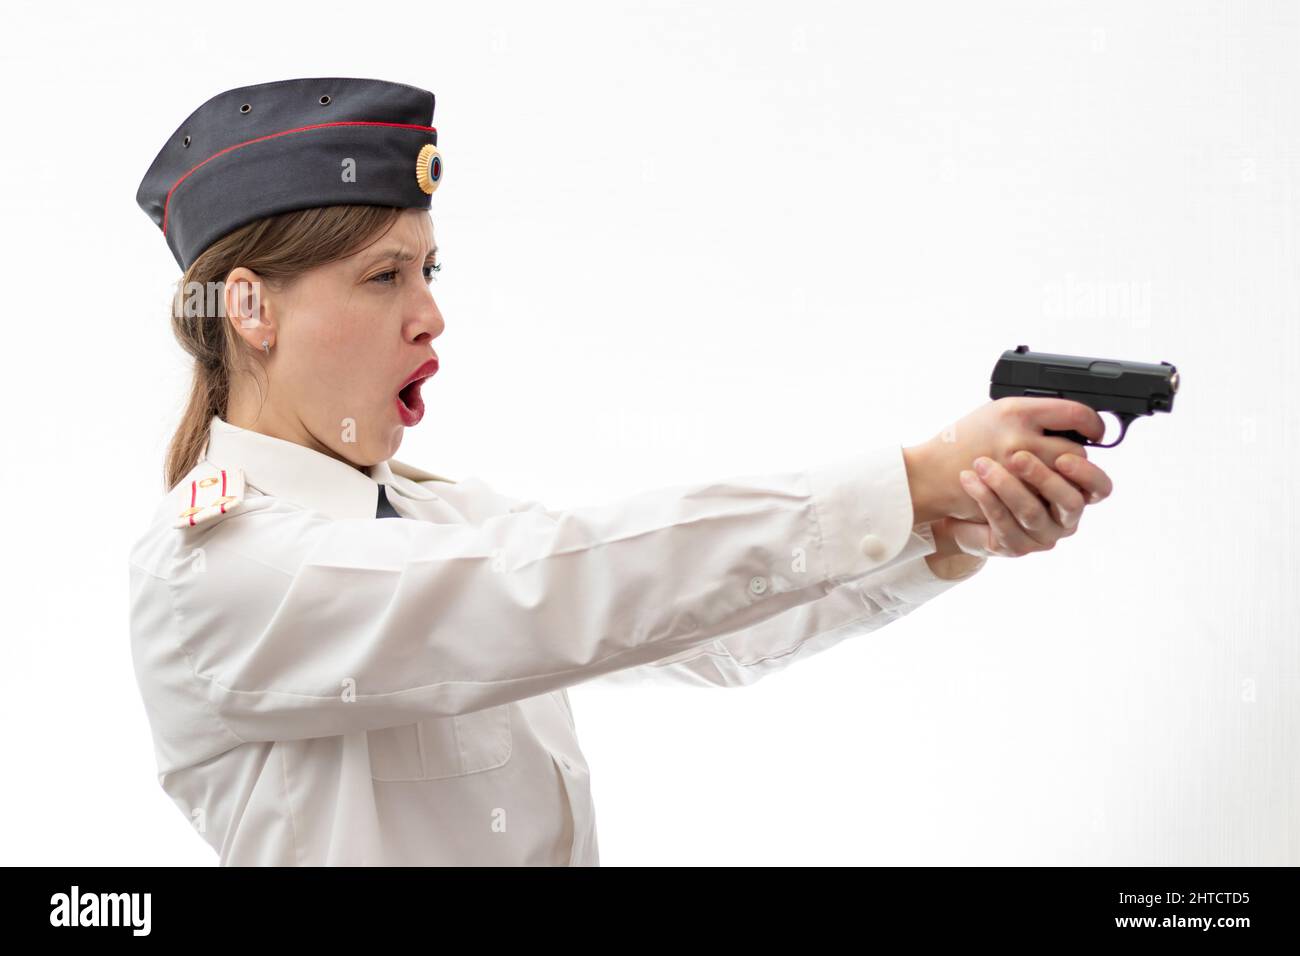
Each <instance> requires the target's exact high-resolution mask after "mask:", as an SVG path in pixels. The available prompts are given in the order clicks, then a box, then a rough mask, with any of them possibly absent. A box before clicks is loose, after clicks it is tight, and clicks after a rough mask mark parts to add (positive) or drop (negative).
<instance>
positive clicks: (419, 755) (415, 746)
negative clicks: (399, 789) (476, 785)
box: [366, 704, 514, 781]
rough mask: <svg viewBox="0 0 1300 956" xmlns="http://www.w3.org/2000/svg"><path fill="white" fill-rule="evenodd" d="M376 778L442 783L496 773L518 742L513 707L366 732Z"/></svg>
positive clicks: (371, 771)
mask: <svg viewBox="0 0 1300 956" xmlns="http://www.w3.org/2000/svg"><path fill="white" fill-rule="evenodd" d="M366 742H367V744H368V746H369V749H370V776H371V777H372V778H373V779H375V780H384V781H387V780H442V779H445V778H448V777H463V776H465V775H466V774H471V773H481V772H482V771H484V770H493V769H495V768H496V767H500V766H502V765H503V764H505V763H506V761H508V760H509V759H510V751H511V749H512V748H513V744H514V734H513V730H512V727H511V716H510V705H509V704H501V705H499V706H497V707H487V708H484V709H483V710H476V711H474V712H473V713H469V714H457V715H456V716H454V717H430V718H429V719H428V720H422V721H419V722H418V723H414V724H405V725H403V726H401V727H384V728H382V729H380V730H370V731H367V732H366Z"/></svg>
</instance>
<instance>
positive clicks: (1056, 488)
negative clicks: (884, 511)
mask: <svg viewBox="0 0 1300 956" xmlns="http://www.w3.org/2000/svg"><path fill="white" fill-rule="evenodd" d="M1008 461H1009V464H1010V465H1011V468H1010V470H1008V469H1007V468H1006V467H1004V466H1003V465H1000V464H998V463H997V462H994V461H990V462H989V466H990V467H989V470H988V474H987V475H986V476H985V477H983V478H981V477H980V476H979V475H978V474H977V473H976V472H975V471H973V470H971V471H962V472H961V476H960V477H961V482H962V485H963V487H965V488H966V490H967V493H968V494H969V495H970V496H971V497H972V498H973V499H974V500H975V501H976V502H978V504H979V507H980V510H981V512H982V513H983V515H984V518H985V521H984V522H974V521H963V520H960V519H957V518H951V517H949V518H944V519H942V521H939V522H935V524H934V525H933V526H932V529H933V530H934V532H935V544H936V546H938V545H939V542H940V536H941V535H942V536H943V537H944V538H945V541H944V544H945V547H947V548H948V549H951V547H952V546H953V545H955V546H956V547H957V548H958V549H959V550H960V551H961V552H963V553H965V554H967V555H971V556H975V557H977V558H978V557H983V556H987V555H996V556H998V557H1010V558H1016V557H1020V556H1022V555H1025V554H1030V553H1032V552H1034V551H1050V550H1052V548H1054V547H1055V546H1056V542H1057V541H1058V540H1060V539H1061V538H1068V537H1070V536H1071V535H1073V534H1074V532H1075V531H1076V530H1077V529H1078V526H1079V520H1080V518H1082V516H1083V509H1084V507H1085V506H1086V505H1089V504H1095V503H1097V502H1099V501H1104V500H1105V499H1106V498H1108V497H1109V496H1110V493H1111V492H1112V491H1113V490H1114V485H1113V483H1112V482H1111V480H1110V477H1109V476H1108V475H1107V474H1106V473H1105V472H1104V471H1102V470H1101V469H1100V468H1098V467H1097V466H1096V465H1095V464H1093V463H1092V462H1090V461H1088V460H1087V459H1085V458H1082V457H1080V456H1077V455H1073V454H1065V455H1061V456H1060V457H1059V458H1057V459H1056V461H1055V465H1056V470H1053V469H1051V468H1048V467H1047V466H1046V465H1044V464H1043V463H1042V461H1040V460H1039V459H1038V457H1037V456H1036V455H1033V454H1030V453H1029V452H1027V451H1023V450H1021V451H1017V452H1016V453H1015V454H1013V455H1010V456H1008ZM1022 479H1023V480H1022ZM1026 483H1027V484H1026ZM941 550H942V549H941ZM950 553H951V550H950ZM949 564H950V565H951V562H949ZM932 567H933V564H932ZM936 573H937V571H936Z"/></svg>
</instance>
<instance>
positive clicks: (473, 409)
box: [0, 0, 1300, 865]
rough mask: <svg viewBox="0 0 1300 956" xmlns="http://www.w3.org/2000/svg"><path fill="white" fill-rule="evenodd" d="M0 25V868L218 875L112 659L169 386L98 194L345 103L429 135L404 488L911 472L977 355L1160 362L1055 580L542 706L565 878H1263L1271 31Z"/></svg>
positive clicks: (1009, 572) (1292, 787)
mask: <svg viewBox="0 0 1300 956" xmlns="http://www.w3.org/2000/svg"><path fill="white" fill-rule="evenodd" d="M5 16H6V20H7V23H6V30H5V32H6V40H5V44H4V52H3V57H4V60H3V68H2V72H0V80H2V81H3V88H4V90H5V91H6V92H5V97H4V111H5V114H6V116H5V121H4V123H3V137H4V149H3V151H0V152H2V157H3V158H2V159H0V162H2V163H3V168H2V171H3V175H4V183H5V188H4V189H3V190H0V218H2V219H3V223H4V225H3V239H2V242H3V249H0V252H2V253H3V262H4V265H5V270H4V281H5V293H6V294H5V297H4V315H3V323H4V327H5V356H6V361H5V374H4V375H3V377H2V381H0V388H2V389H3V394H2V395H0V398H2V399H3V408H4V409H5V412H6V414H5V422H4V425H5V427H4V438H5V441H4V443H3V447H4V454H5V459H4V467H3V470H2V473H0V482H3V485H2V487H0V494H2V495H3V497H2V498H0V501H3V503H4V522H3V526H4V528H5V535H4V536H5V541H6V546H5V548H4V550H3V560H4V563H5V567H4V581H5V585H6V587H5V599H4V607H5V611H6V618H7V621H6V626H5V628H4V630H5V644H4V646H5V649H6V661H7V668H6V671H7V675H6V676H7V680H6V681H5V692H4V694H3V695H0V707H2V708H3V711H2V712H0V719H2V720H3V728H4V740H3V745H4V753H5V759H6V768H7V769H6V773H5V774H4V778H5V779H4V785H3V791H2V792H3V797H2V798H0V799H2V800H3V813H0V847H2V848H3V849H2V850H0V854H2V855H3V857H2V858H3V862H5V863H48V864H154V863H160V864H169V863H170V864H196V865H212V864H213V863H214V862H215V856H214V855H213V853H212V851H211V850H210V849H209V848H208V847H207V845H206V844H204V843H203V842H202V840H201V839H200V837H199V836H198V835H197V834H196V833H194V832H193V831H192V829H191V827H190V825H189V822H188V821H187V820H186V818H185V817H184V816H183V815H182V814H181V813H180V812H179V811H178V810H177V808H176V807H175V806H174V805H173V804H172V803H171V802H170V800H169V799H168V798H167V796H166V795H165V794H164V793H163V791H162V790H161V788H160V787H159V786H158V783H157V780H156V778H155V765H154V755H153V750H152V744H151V740H150V735H149V728H148V724H147V722H146V719H145V713H144V709H143V706H142V704H141V702H140V699H139V695H138V690H137V687H136V684H135V677H134V673H133V671H132V667H131V662H130V654H129V643H128V635H127V561H126V557H127V551H128V549H129V546H130V544H131V542H132V541H133V540H134V538H135V537H136V536H137V535H138V534H139V533H140V532H141V531H143V527H144V523H145V522H146V521H147V519H148V516H149V514H150V512H151V510H152V508H153V506H154V503H155V501H156V499H157V497H158V496H159V495H161V493H162V490H163V489H162V487H161V467H162V453H163V449H164V446H165V443H166V441H167V439H168V438H169V436H170V433H171V428H172V427H173V425H174V423H175V420H176V417H177V416H178V414H179V411H180V407H181V402H182V400H183V398H184V395H185V389H186V384H187V381H188V370H187V368H186V367H185V364H184V362H183V361H182V357H181V353H180V351H179V349H178V348H177V347H176V345H175V344H174V343H173V342H172V340H171V337H170V332H169V329H168V325H167V321H166V313H167V304H168V296H169V294H170V283H171V282H172V281H174V280H175V278H176V276H177V271H176V266H175V263H174V261H173V260H172V258H171V255H170V253H169V252H168V251H167V249H166V246H165V244H164V242H163V239H162V237H161V235H160V234H159V233H158V230H157V229H156V227H155V226H154V225H153V224H152V223H151V222H150V221H149V220H148V218H147V217H146V216H145V215H144V213H143V212H141V210H140V209H139V208H138V207H137V206H136V205H135V192H136V188H137V186H138V184H139V181H140V179H141V177H142V176H143V174H144V172H145V170H146V169H147V167H148V165H149V163H150V162H151V161H152V160H153V158H154V155H155V154H156V152H157V150H158V149H159V148H160V146H161V145H162V143H163V141H164V140H165V139H166V137H167V136H169V135H170V134H171V132H172V131H173V130H174V129H175V128H176V127H177V125H179V123H180V122H181V121H182V120H183V119H184V118H185V117H186V116H187V115H188V114H189V112H190V111H191V110H193V109H194V108H195V107H197V106H198V105H199V104H200V103H202V102H203V101H204V100H206V99H207V98H209V97H210V96H212V95H214V94H216V93H218V92H221V91H223V90H226V89H229V88H232V87H235V86H242V85H246V84H251V83H260V82H266V81H270V80H278V79H285V78H289V77H296V76H340V75H342V76H362V77H377V78H382V79H389V80H396V81H401V82H407V83H411V84H414V85H417V86H422V87H424V88H426V89H431V90H433V91H434V92H435V94H436V95H437V111H436V114H435V117H434V122H435V125H436V126H437V127H438V130H439V137H438V142H439V146H440V148H441V150H442V151H443V154H444V156H445V162H446V177H445V179H444V181H443V185H442V187H441V188H440V190H439V191H438V193H437V194H436V195H435V196H434V201H433V214H434V225H435V234H436V238H437V241H438V245H439V247H440V258H441V260H442V262H443V263H444V266H443V270H442V273H441V276H440V278H439V280H438V284H437V285H436V286H435V292H436V294H437V298H438V302H439V305H440V307H441V309H442V312H443V315H444V317H445V319H446V322H447V328H446V332H445V333H444V335H443V336H442V337H441V338H440V339H439V340H438V342H437V343H436V346H437V351H438V354H439V356H440V357H441V359H442V371H441V372H440V373H439V375H438V378H437V381H436V383H435V384H433V385H432V386H431V387H427V388H426V389H425V397H426V402H427V403H428V406H429V412H428V414H427V415H426V418H425V421H424V423H423V424H422V425H421V426H420V427H419V428H417V429H416V430H414V431H413V432H411V433H410V434H409V435H408V436H407V439H406V442H405V444H404V445H403V446H402V450H401V452H400V453H399V455H398V457H399V458H401V459H402V460H404V461H409V462H412V463H415V464H417V465H420V466H422V467H424V468H426V469H428V470H431V471H434V472H436V473H438V474H444V475H450V476H453V477H458V478H464V477H468V476H470V475H479V476H481V477H483V478H484V479H485V480H487V481H489V482H490V483H492V484H493V485H495V486H497V487H498V488H500V489H501V490H503V491H505V492H507V493H510V494H515V495H518V496H521V497H525V496H526V497H530V498H536V499H540V500H542V501H544V502H545V503H546V504H548V505H550V506H554V507H563V506H569V505H580V504H594V503H599V502H602V501H609V500H615V499H617V498H618V497H620V496H621V495H623V494H625V493H631V492H633V491H636V490H640V489H644V488H650V487H655V486H659V485H662V484H670V483H676V482H679V481H690V480H696V479H707V478H712V477H720V476H723V475H733V474H745V473H754V472H760V471H768V470H770V471H783V470H786V469H792V468H800V467H804V466H806V465H809V464H813V463H817V462H821V461H825V460H830V459H835V458H839V457H842V456H843V455H845V454H849V453H852V452H854V451H856V450H863V449H867V448H871V447H875V446H878V445H881V444H889V443H896V444H918V443H920V442H921V441H924V440H926V439H928V438H929V437H930V436H932V435H934V434H936V433H937V432H939V431H940V430H941V429H942V428H943V427H945V426H946V425H947V424H948V423H950V422H951V421H953V420H955V419H957V418H959V417H960V416H962V415H964V414H966V413H967V412H969V411H971V410H972V409H974V408H975V407H976V406H978V405H980V404H982V403H983V402H984V401H987V389H988V378H989V372H990V371H991V369H992V367H993V364H994V362H995V361H996V359H997V357H998V356H999V355H1000V353H1001V352H1002V351H1003V350H1004V349H1008V348H1014V347H1015V346H1016V345H1019V344H1022V343H1023V344H1028V345H1029V346H1030V347H1031V348H1033V349H1035V350H1039V351H1053V352H1066V353H1073V354H1082V355H1092V356H1099V357H1107V358H1121V359H1133V360H1138V361H1148V362H1158V361H1162V360H1163V361H1170V362H1173V363H1174V364H1176V365H1177V366H1178V367H1179V369H1180V370H1181V372H1182V379H1183V389H1182V391H1181V392H1180V393H1179V395H1178V399H1177V403H1176V407H1175V410H1174V412H1173V413H1172V414H1170V415H1160V416H1157V417H1153V418H1143V419H1140V420H1138V421H1137V422H1135V423H1134V425H1133V426H1132V428H1131V429H1130V431H1129V435H1128V437H1127V438H1126V439H1125V441H1124V443H1123V444H1122V445H1121V446H1119V447H1118V448H1114V449H1108V450H1095V451H1093V452H1091V457H1092V459H1093V460H1094V461H1097V462H1098V463H1100V464H1102V466H1103V467H1104V468H1105V469H1106V470H1107V472H1108V473H1109V474H1110V475H1111V477H1112V479H1113V480H1114V483H1115V492H1114V495H1113V496H1112V497H1111V498H1110V499H1109V500H1107V501H1105V502H1103V503H1102V504H1099V505H1097V506H1095V507H1094V508H1090V509H1089V510H1088V512H1087V513H1086V515H1085V517H1084V520H1083V522H1082V526H1081V528H1080V531H1079V533H1078V534H1077V535H1076V536H1074V537H1073V538H1071V539H1068V540H1066V541H1063V542H1062V543H1061V544H1060V545H1058V546H1057V548H1056V549H1055V550H1053V551H1051V552H1048V553H1045V554H1036V555H1030V556H1027V557H1024V558H1020V559H1014V560H1012V559H991V560H990V562H989V565H988V566H987V567H986V568H985V569H984V570H983V571H982V572H980V574H979V575H978V576H977V577H976V578H975V579H973V580H971V581H969V582H964V583H962V584H961V585H959V586H958V587H956V588H954V589H953V590H952V591H950V592H948V593H947V594H945V595H943V596H942V597H940V598H938V599H936V600H935V601H934V602H932V603H930V604H927V605H926V606H924V607H922V608H920V609H918V610H917V611H916V612H914V614H913V615H911V616H910V617H908V618H906V619H904V620H901V621H898V622H895V623H894V624H892V625H890V626H889V627H887V628H885V629H884V630H882V631H878V632H876V633H875V634H874V635H871V636H868V637H864V638H862V639H860V640H854V641H850V642H848V643H846V644H842V645H840V646H838V647H836V648H834V649H832V650H830V651H827V652H826V653H824V654H822V655H819V656H817V657H814V658H812V659H809V660H806V661H801V662H799V663H797V664H795V665H793V666H792V667H791V668H789V669H788V670H786V671H783V672H781V673H779V674H775V675H772V676H770V677H768V678H765V679H764V680H762V681H760V682H759V683H758V684H756V685H755V686H753V687H751V688H748V689H745V690H723V689H711V690H704V689H699V690H694V689H689V688H681V689H674V688H668V689H654V690H651V689H641V688H634V689H617V688H597V687H595V686H586V687H584V686H578V687H576V688H573V689H571V698H572V700H573V704H574V708H575V711H576V718H577V725H578V731H579V734H580V736H581V739H582V743H583V748H584V752H585V754H586V756H587V759H588V762H589V763H590V765H591V767H592V779H593V789H594V794H595V801H596V811H597V819H598V823H599V839H600V849H601V858H602V862H603V863H604V864H606V865H618V864H638V863H904V864H968V863H972V864H973V863H993V864H1029V863H1047V864H1054V863H1063V864H1064V863H1070V864H1297V863H1300V652H1298V651H1297V632H1298V631H1300V626H1298V625H1300V614H1298V613H1297V611H1298V609H1300V597H1298V596H1297V561H1296V558H1297V549H1296V531H1297V530H1298V529H1297V507H1296V505H1297V488H1298V487H1300V485H1298V483H1297V478H1296V470H1297V467H1298V466H1300V453H1298V435H1300V430H1298V429H1300V421H1298V418H1300V416H1298V414H1297V412H1298V406H1300V403H1298V402H1297V399H1296V393H1295V370H1296V368H1297V366H1298V363H1300V332H1298V331H1297V328H1298V327H1297V318H1298V317H1297V312H1298V307H1300V274H1298V273H1300V250H1298V249H1297V235H1296V232H1297V202H1298V195H1300V192H1298V187H1300V175H1298V172H1300V102H1298V101H1300V96H1298V95H1297V94H1298V92H1300V56H1298V52H1300V13H1298V12H1297V5H1296V4H1293V3H1283V2H1260V3H1249V4H1248V3H1242V2H1204V0H1201V2H1194V3H1133V2H1111V3H1086V4H1085V3H1044V2H1041V0H1032V2H1031V0H1026V2H1021V3H980V4H973V3H959V2H952V3H944V4H918V3H907V4H902V3H882V4H877V5H874V6H870V7H867V6H866V5H862V4H852V3H813V2H804V3H800V4H798V5H797V6H795V5H791V4H788V3H779V4H778V3H766V4H757V3H743V4H742V3H735V4H703V3H692V4H677V3H609V2H602V3H599V4H596V3H592V4H581V5H579V4H573V3H553V4H510V5H504V4H474V5H472V6H471V5H470V4H443V3H418V4H357V3H336V4H331V3H322V2H313V3H297V4H292V5H291V4H279V3H277V4H267V3H255V4H243V3H231V2H226V3H222V4H219V5H215V6H214V5H211V4H202V5H193V6H190V7H181V6H177V5H175V4H161V3H160V4H156V5H146V4H137V5H128V4H90V3H86V4H81V5H71V6H68V7H54V6H51V5H49V4H48V3H43V2H41V3H37V2H13V0H11V2H10V3H8V4H7V6H6V14H5ZM1110 424H1111V429H1112V431H1111V432H1110V434H1111V435H1112V436H1113V435H1114V434H1115V425H1114V423H1113V422H1111V423H1110Z"/></svg>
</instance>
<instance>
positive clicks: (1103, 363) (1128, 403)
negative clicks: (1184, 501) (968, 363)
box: [989, 345, 1178, 448]
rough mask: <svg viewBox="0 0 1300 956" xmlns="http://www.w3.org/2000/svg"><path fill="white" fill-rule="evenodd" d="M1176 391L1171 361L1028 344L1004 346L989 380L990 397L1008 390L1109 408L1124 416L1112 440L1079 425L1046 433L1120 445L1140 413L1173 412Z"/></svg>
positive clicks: (1083, 442) (1091, 443) (1094, 444)
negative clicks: (1061, 351) (1055, 351)
mask: <svg viewBox="0 0 1300 956" xmlns="http://www.w3.org/2000/svg"><path fill="white" fill-rule="evenodd" d="M1177 391H1178V369H1176V368H1174V366H1172V365H1170V364H1169V363H1168V362H1161V363H1160V364H1159V365H1150V364H1148V363H1146V362H1123V361H1118V360H1115V359H1096V358H1084V357H1083V356H1081V355H1052V354H1050V353H1048V352H1031V351H1029V346H1028V345H1018V346H1016V348H1015V349H1014V350H1011V351H1007V352H1003V353H1002V358H1000V359H998V364H997V365H995V366H993V376H992V379H991V380H990V383H989V398H994V399H997V398H1006V397H1007V396H1008V395H1026V396H1029V397H1031V398H1032V397H1039V398H1066V399H1069V400H1070V401H1072V402H1082V403H1083V404H1084V405H1088V406H1091V407H1092V408H1093V409H1095V410H1096V412H1097V413H1098V414H1101V413H1102V412H1110V413H1111V414H1112V415H1114V416H1115V417H1116V418H1117V419H1119V423H1120V432H1119V437H1118V438H1116V439H1115V440H1114V441H1113V442H1111V443H1110V444H1109V445H1103V444H1101V443H1100V442H1095V441H1093V440H1092V439H1090V438H1088V436H1086V435H1080V434H1079V433H1078V432H1076V431H1075V430H1074V429H1069V430H1067V431H1055V430H1052V429H1050V428H1049V429H1044V431H1043V434H1045V435H1060V436H1061V437H1062V438H1068V439H1070V441H1073V442H1078V443H1079V444H1080V445H1089V446H1091V447H1093V448H1113V447H1114V446H1116V445H1118V444H1119V443H1120V442H1122V441H1123V440H1124V435H1125V433H1126V432H1128V426H1129V424H1130V423H1131V422H1132V421H1133V419H1135V418H1137V417H1138V416H1139V415H1150V414H1153V413H1154V412H1172V411H1173V410H1174V394H1175V393H1176V392H1177ZM1103 437H1105V436H1103Z"/></svg>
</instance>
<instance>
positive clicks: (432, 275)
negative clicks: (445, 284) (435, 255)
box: [424, 262, 442, 282]
mask: <svg viewBox="0 0 1300 956" xmlns="http://www.w3.org/2000/svg"><path fill="white" fill-rule="evenodd" d="M440 271H442V263H441V262H435V263H433V265H428V266H425V267H424V280H425V281H426V282H428V281H429V280H430V279H436V278H438V273H439V272H440Z"/></svg>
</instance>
